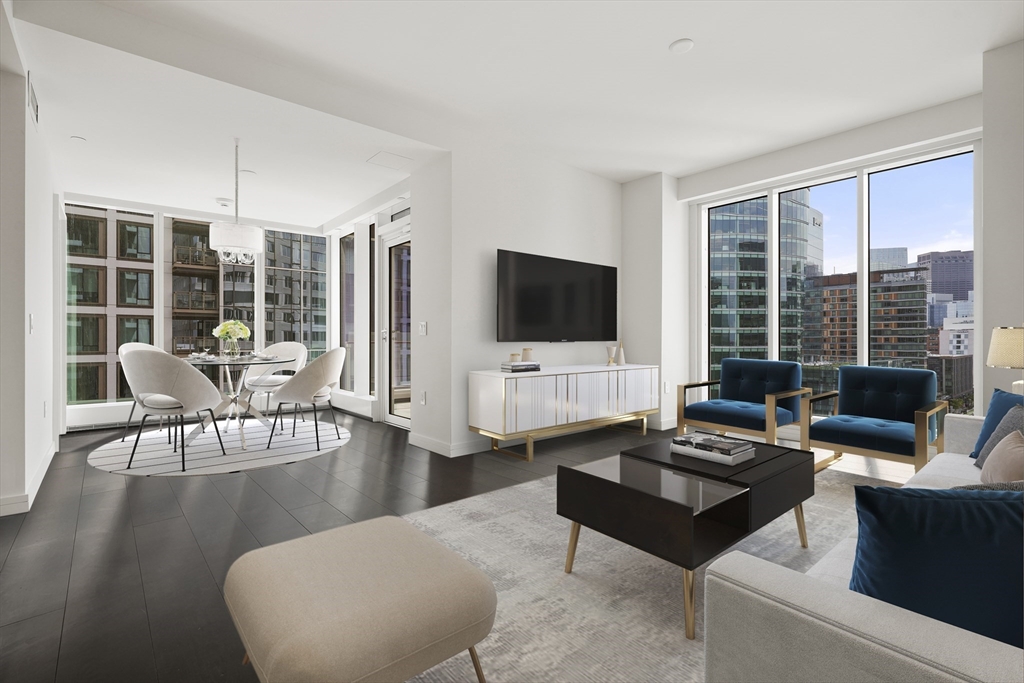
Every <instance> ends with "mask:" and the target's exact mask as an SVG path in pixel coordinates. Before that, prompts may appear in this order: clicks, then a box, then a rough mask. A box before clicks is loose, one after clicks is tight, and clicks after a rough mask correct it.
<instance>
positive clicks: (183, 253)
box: [174, 247, 217, 266]
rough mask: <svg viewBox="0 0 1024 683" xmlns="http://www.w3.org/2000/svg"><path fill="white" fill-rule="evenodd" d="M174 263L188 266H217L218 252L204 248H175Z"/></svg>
mask: <svg viewBox="0 0 1024 683" xmlns="http://www.w3.org/2000/svg"><path fill="white" fill-rule="evenodd" d="M174 263H175V264H178V265H186V266H216V265H217V252H215V251H210V250H209V249H206V248H204V247H174Z"/></svg>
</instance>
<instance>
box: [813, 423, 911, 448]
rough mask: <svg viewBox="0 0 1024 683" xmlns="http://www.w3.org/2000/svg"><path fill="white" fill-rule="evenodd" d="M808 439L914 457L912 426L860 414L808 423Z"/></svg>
mask: <svg viewBox="0 0 1024 683" xmlns="http://www.w3.org/2000/svg"><path fill="white" fill-rule="evenodd" d="M810 434H811V440H813V441H825V442H827V443H831V444H838V445H841V446H853V447H854V448H868V449H871V450H873V451H882V452H884V453H894V454H896V455H906V456H909V457H914V425H913V424H908V423H906V422H899V421H897V420H883V419H880V418H875V417H861V416H860V415H835V416H833V417H827V418H825V419H824V420H818V421H817V422H814V423H812V424H811V430H810Z"/></svg>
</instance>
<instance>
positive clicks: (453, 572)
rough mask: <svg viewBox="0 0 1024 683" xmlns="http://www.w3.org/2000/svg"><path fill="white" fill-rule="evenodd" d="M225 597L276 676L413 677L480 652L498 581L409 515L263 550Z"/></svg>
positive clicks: (294, 682) (238, 565) (252, 555)
mask: <svg viewBox="0 0 1024 683" xmlns="http://www.w3.org/2000/svg"><path fill="white" fill-rule="evenodd" d="M224 600H225V601H226V602H227V605H228V610H229V611H230V612H231V617H232V618H233V619H234V621H235V627H236V628H237V629H238V633H239V635H240V636H241V637H242V642H243V643H244V644H245V649H246V653H247V655H246V656H247V657H248V659H249V660H250V661H251V662H252V665H253V667H254V668H255V670H256V674H257V675H258V676H259V679H260V680H261V681H264V682H268V681H287V682H288V683H298V682H300V681H404V680H406V679H408V678H411V677H412V676H415V675H416V674H419V673H421V672H423V671H426V670H427V669H429V668H430V667H432V666H434V665H435V664H439V663H440V662H443V661H444V660H446V659H448V658H449V657H452V656H454V655H456V654H458V653H459V652H462V651H464V650H467V649H468V650H469V652H470V655H471V656H472V658H473V665H474V667H475V668H476V674H477V677H478V678H479V679H480V683H484V676H483V671H482V669H481V668H480V661H479V659H477V656H476V650H475V649H474V648H473V646H474V645H476V644H477V643H479V642H480V641H481V640H483V639H484V638H485V637H486V636H487V634H488V633H490V631H491V626H492V625H493V624H494V611H495V608H496V606H497V596H496V595H495V592H494V585H493V584H492V583H491V581H490V579H488V578H487V576H486V575H485V574H484V573H483V572H482V571H480V570H479V569H477V568H476V567H474V566H473V565H471V564H470V563H469V562H467V561H466V560H464V559H462V558H461V557H460V556H459V555H457V554H455V553H454V552H452V551H451V550H449V549H448V548H446V547H444V546H443V545H441V544H440V543H438V542H437V541H435V540H434V539H432V538H430V537H429V536H427V535H426V534H424V533H423V532H422V531H419V530H418V529H416V528H415V527H413V526H412V525H410V524H409V523H408V522H406V521H404V520H402V519H399V518H398V517H381V518H378V519H373V520H370V521H368V522H362V523H359V524H352V525H349V526H344V527H340V528H337V529H332V530H330V531H325V532H322V533H319V534H313V535H312V536H306V537H303V538H298V539H295V540H292V541H287V542H285V543H279V544H277V545H273V546H269V547H267V548H261V549H259V550H254V551H252V552H249V553H246V554H245V555H243V556H242V557H240V558H238V560H236V561H235V563H234V564H233V565H231V569H230V570H229V571H228V576H227V580H226V582H225V584H224Z"/></svg>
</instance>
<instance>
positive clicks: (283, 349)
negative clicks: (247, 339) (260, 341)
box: [245, 342, 309, 413]
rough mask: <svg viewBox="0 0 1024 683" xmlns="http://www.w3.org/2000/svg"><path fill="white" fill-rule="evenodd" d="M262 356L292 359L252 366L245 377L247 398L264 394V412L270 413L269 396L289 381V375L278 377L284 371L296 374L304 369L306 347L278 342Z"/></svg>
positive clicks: (293, 343)
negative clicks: (265, 403) (291, 359)
mask: <svg viewBox="0 0 1024 683" xmlns="http://www.w3.org/2000/svg"><path fill="white" fill-rule="evenodd" d="M263 353H264V355H268V356H277V357H278V358H294V359H295V360H294V361H292V362H291V363H283V364H280V365H253V366H250V367H249V372H248V373H246V377H245V390H246V391H248V392H249V396H252V395H253V394H266V395H267V407H266V412H268V413H269V412H270V396H271V394H273V393H274V392H275V391H277V390H278V389H280V388H281V387H282V386H284V383H285V382H287V381H288V380H289V379H291V375H279V374H277V373H279V372H284V371H288V370H290V371H292V372H293V373H294V372H298V371H299V370H301V369H302V368H304V367H306V356H307V355H308V353H309V352H308V351H307V350H306V347H305V346H303V345H302V344H301V343H299V342H278V343H277V344H271V345H270V346H268V347H267V348H265V349H264V350H263Z"/></svg>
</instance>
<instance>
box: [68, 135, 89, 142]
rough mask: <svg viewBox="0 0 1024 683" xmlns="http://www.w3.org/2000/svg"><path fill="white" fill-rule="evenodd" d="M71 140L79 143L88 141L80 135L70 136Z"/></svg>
mask: <svg viewBox="0 0 1024 683" xmlns="http://www.w3.org/2000/svg"><path fill="white" fill-rule="evenodd" d="M71 139H72V140H78V141H79V142H88V140H86V139H85V138H83V137H82V136H81V135H72V136H71Z"/></svg>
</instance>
